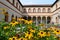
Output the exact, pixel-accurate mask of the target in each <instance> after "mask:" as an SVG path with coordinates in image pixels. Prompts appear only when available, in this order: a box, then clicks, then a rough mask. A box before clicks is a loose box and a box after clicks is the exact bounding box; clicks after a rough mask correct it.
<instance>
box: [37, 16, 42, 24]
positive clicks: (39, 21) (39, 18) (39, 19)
mask: <svg viewBox="0 0 60 40" xmlns="http://www.w3.org/2000/svg"><path fill="white" fill-rule="evenodd" d="M40 23H41V17H40V16H38V24H40Z"/></svg>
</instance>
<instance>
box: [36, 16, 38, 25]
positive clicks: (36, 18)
mask: <svg viewBox="0 0 60 40" xmlns="http://www.w3.org/2000/svg"><path fill="white" fill-rule="evenodd" d="M37 19H38V17H37V16H36V26H37V25H38V20H37Z"/></svg>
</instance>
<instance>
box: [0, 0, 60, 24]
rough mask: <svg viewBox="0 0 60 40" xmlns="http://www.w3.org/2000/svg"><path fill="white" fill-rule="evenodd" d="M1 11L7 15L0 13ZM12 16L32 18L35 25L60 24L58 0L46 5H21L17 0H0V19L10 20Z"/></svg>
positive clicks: (59, 3) (59, 2) (59, 0)
mask: <svg viewBox="0 0 60 40" xmlns="http://www.w3.org/2000/svg"><path fill="white" fill-rule="evenodd" d="M3 11H4V12H5V13H6V14H8V15H4V14H1V13H2V12H3ZM13 17H14V18H16V20H17V18H20V17H23V18H24V19H26V20H33V21H34V23H36V25H37V24H40V23H45V24H49V23H53V24H60V0H56V1H55V2H54V3H53V4H48V5H22V4H21V2H20V1H19V0H0V21H2V19H4V20H5V21H6V22H10V21H11V20H12V18H13Z"/></svg>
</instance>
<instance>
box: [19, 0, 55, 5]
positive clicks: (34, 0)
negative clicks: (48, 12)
mask: <svg viewBox="0 0 60 40" xmlns="http://www.w3.org/2000/svg"><path fill="white" fill-rule="evenodd" d="M55 1H56V0H20V2H21V3H22V4H23V5H34V4H35V5H36V4H38V5H39V4H53V3H54V2H55Z"/></svg>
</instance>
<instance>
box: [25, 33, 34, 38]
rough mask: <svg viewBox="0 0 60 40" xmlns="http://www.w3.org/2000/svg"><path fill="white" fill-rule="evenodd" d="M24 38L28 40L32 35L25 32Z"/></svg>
mask: <svg viewBox="0 0 60 40" xmlns="http://www.w3.org/2000/svg"><path fill="white" fill-rule="evenodd" d="M25 37H26V38H28V39H30V38H32V37H33V34H32V33H30V32H27V33H25Z"/></svg>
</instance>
